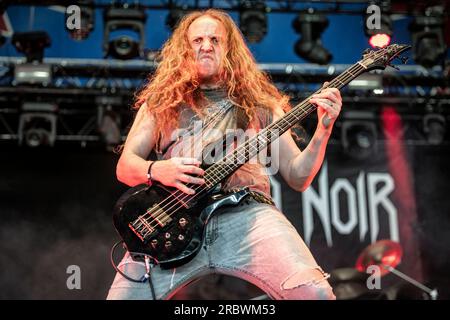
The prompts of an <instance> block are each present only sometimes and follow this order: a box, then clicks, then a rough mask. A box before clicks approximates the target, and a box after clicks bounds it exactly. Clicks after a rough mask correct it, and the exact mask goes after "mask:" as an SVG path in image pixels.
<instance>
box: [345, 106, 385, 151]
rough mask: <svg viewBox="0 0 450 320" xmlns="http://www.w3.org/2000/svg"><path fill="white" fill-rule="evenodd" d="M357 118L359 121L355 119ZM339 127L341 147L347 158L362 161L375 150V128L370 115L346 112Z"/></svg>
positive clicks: (372, 117)
mask: <svg viewBox="0 0 450 320" xmlns="http://www.w3.org/2000/svg"><path fill="white" fill-rule="evenodd" d="M356 118H359V119H356ZM345 119H346V120H344V122H343V123H342V127H341V145H342V148H343V151H344V153H345V154H347V155H348V156H350V157H352V158H354V159H356V160H363V159H367V158H368V157H370V156H372V155H373V154H374V153H375V151H376V149H377V128H376V124H375V122H374V120H375V119H374V116H373V115H372V114H371V113H363V112H355V113H354V114H353V113H352V114H351V113H350V112H347V113H346V117H345Z"/></svg>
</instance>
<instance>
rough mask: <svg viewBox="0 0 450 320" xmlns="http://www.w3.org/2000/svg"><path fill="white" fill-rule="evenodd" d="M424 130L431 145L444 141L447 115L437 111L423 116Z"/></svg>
mask: <svg viewBox="0 0 450 320" xmlns="http://www.w3.org/2000/svg"><path fill="white" fill-rule="evenodd" d="M423 131H424V132H425V134H426V137H427V141H428V143H429V144H431V145H435V146H436V145H440V144H441V143H442V142H443V141H444V137H445V131H446V121H445V117H444V116H443V115H441V114H437V113H429V114H427V115H425V117H424V118H423Z"/></svg>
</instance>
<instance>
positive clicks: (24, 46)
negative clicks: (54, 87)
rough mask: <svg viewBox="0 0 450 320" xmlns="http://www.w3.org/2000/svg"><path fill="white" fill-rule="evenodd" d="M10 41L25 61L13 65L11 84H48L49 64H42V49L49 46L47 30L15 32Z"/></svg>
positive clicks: (49, 75) (50, 78) (50, 74)
mask: <svg viewBox="0 0 450 320" xmlns="http://www.w3.org/2000/svg"><path fill="white" fill-rule="evenodd" d="M11 41H12V43H13V45H14V46H15V47H16V50H17V51H18V52H22V53H23V54H25V57H26V59H27V62H26V63H22V64H16V65H15V66H14V80H13V84H14V85H17V84H40V85H43V86H46V85H48V84H49V83H50V82H51V80H52V70H51V67H50V65H47V64H43V63H42V61H43V59H44V49H45V48H47V47H49V46H50V43H51V42H50V38H49V36H48V34H47V32H44V31H33V32H16V33H14V35H13V37H12V40H11Z"/></svg>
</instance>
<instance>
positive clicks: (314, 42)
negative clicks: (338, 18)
mask: <svg viewBox="0 0 450 320" xmlns="http://www.w3.org/2000/svg"><path fill="white" fill-rule="evenodd" d="M328 24H329V21H328V18H327V17H326V16H325V15H323V14H319V13H316V12H315V11H314V9H312V8H310V9H308V10H307V11H304V12H302V13H300V14H299V16H298V17H297V18H296V19H295V20H294V21H293V23H292V26H293V27H294V29H295V31H296V32H297V33H300V34H301V39H300V40H298V41H297V42H296V44H295V46H294V50H295V53H296V54H297V55H298V56H300V57H301V58H303V59H305V60H307V61H311V62H314V63H318V64H322V65H323V64H328V63H329V62H330V61H331V60H332V59H333V56H332V54H331V53H330V52H328V50H327V49H325V48H324V47H323V46H322V41H321V39H320V36H321V34H322V32H323V31H324V30H325V29H326V28H327V27H328Z"/></svg>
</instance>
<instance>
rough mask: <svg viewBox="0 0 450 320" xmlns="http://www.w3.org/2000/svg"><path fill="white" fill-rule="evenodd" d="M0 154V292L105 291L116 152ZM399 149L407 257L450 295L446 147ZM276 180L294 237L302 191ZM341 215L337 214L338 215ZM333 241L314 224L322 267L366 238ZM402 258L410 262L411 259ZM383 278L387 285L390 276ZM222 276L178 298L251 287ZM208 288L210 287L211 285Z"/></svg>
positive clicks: (242, 293) (4, 295)
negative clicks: (408, 177)
mask: <svg viewBox="0 0 450 320" xmlns="http://www.w3.org/2000/svg"><path fill="white" fill-rule="evenodd" d="M339 152H340V150H339V148H338V147H337V146H330V147H329V149H328V153H327V154H328V159H327V163H328V172H329V176H330V177H331V179H334V178H333V177H335V173H333V172H334V171H333V170H334V169H333V168H338V167H339V165H340V164H344V163H345V166H349V162H348V161H350V160H348V159H345V162H344V159H343V158H342V157H341V155H340V153H339ZM0 154H1V157H0V216H1V224H0V240H1V241H0V252H1V255H0V268H1V270H2V272H1V273H0V287H1V288H2V290H1V291H0V298H1V299H104V298H105V297H106V294H107V291H108V289H109V286H110V284H111V282H112V280H113V277H114V274H115V272H114V270H113V269H112V267H111V265H110V262H109V251H110V248H111V246H112V245H113V243H114V242H115V241H117V240H118V239H119V238H118V236H117V234H116V232H115V230H114V227H113V224H112V219H111V210H112V208H113V206H114V203H115V201H116V200H117V198H118V197H119V196H120V195H121V194H122V193H123V192H124V191H125V190H126V187H125V186H124V185H122V184H120V183H119V182H117V181H116V178H115V165H116V162H117V159H118V156H117V155H115V154H112V153H108V152H106V151H101V150H98V149H89V148H85V149H80V148H78V147H75V148H71V149H65V148H54V149H29V148H17V147H7V148H3V149H2V151H1V152H0ZM408 154H409V156H410V157H411V159H413V161H411V164H410V165H411V171H412V173H413V177H414V180H413V181H414V186H413V190H414V192H415V195H416V205H417V225H415V226H414V228H413V231H414V238H415V239H417V240H418V245H419V251H420V254H419V255H418V256H417V257H414V259H419V260H420V261H418V263H420V264H421V266H422V276H423V280H424V281H425V283H426V284H428V285H430V286H432V287H437V288H438V289H439V291H440V297H441V298H450V294H449V290H448V288H449V287H450V281H449V279H450V271H449V270H450V249H449V246H448V243H450V233H449V232H448V230H449V227H450V201H449V200H448V198H449V197H448V194H447V193H448V188H447V184H448V183H447V181H449V178H450V177H449V176H450V173H449V170H447V166H448V163H449V160H450V152H449V148H448V147H445V148H444V147H420V146H415V147H409V148H408ZM340 161H341V162H340ZM366 164H367V166H368V168H370V165H369V163H366ZM357 165H359V166H363V164H357ZM345 166H344V165H342V166H341V167H342V168H343V167H345ZM350 167H351V163H350ZM363 167H364V166H363ZM368 170H369V171H370V170H371V169H368ZM278 180H280V178H279V177H278ZM316 180H317V179H316ZM280 182H281V189H282V190H283V211H284V212H285V214H286V215H287V217H288V218H289V219H290V220H291V221H292V223H293V224H294V226H296V228H297V229H298V230H299V232H300V234H301V235H302V236H303V234H304V233H303V232H304V230H303V226H302V216H301V214H300V210H301V194H299V193H296V192H294V191H292V190H291V189H289V187H287V185H286V184H285V183H284V181H281V180H280ZM329 182H330V184H331V183H332V182H333V180H330V181H329ZM315 184H317V181H315ZM342 219H343V220H344V221H345V216H343V217H342ZM399 220H400V218H399ZM382 228H383V225H382V224H380V236H382V235H383V233H386V232H385V230H384V229H382ZM333 241H334V243H335V245H334V246H333V247H331V248H330V247H328V246H327V245H326V243H325V239H324V236H323V231H322V230H321V229H320V228H318V229H315V231H314V233H313V236H312V240H311V249H312V251H313V253H314V255H315V257H316V259H317V260H318V262H319V263H320V264H322V265H323V266H324V268H326V269H327V271H331V270H332V269H334V268H340V267H352V266H354V263H355V261H356V257H357V255H358V253H359V252H360V250H361V249H362V248H364V246H365V245H368V244H369V243H370V242H369V239H368V238H366V239H365V240H364V241H363V242H361V241H360V240H359V236H358V231H357V228H356V229H355V232H354V233H351V234H350V235H347V236H342V235H337V234H336V233H335V232H334V234H333ZM339 244H341V245H345V246H346V247H342V246H339ZM409 258H411V257H409ZM404 261H408V257H404ZM408 263H409V266H411V263H412V261H409V262H408ZM71 265H77V266H79V267H80V269H81V289H80V290H77V289H74V290H69V289H68V288H67V286H66V281H67V278H68V277H69V276H70V274H68V273H67V268H68V267H69V266H71ZM399 269H400V270H402V271H403V272H405V273H407V274H410V275H411V272H413V270H411V269H408V268H406V267H405V266H404V265H403V263H402V265H400V267H399ZM387 277H390V278H388V281H387V282H388V283H390V282H392V283H394V282H396V281H397V282H398V281H399V280H398V279H396V278H395V277H393V276H392V275H388V276H387ZM228 280H229V281H224V278H223V277H217V276H211V277H209V278H205V279H201V280H199V281H198V282H197V283H196V284H193V285H191V286H190V287H188V288H186V289H185V290H183V292H180V294H179V296H178V297H179V298H208V293H209V294H210V296H209V297H210V298H214V297H215V298H222V299H225V298H238V299H241V298H242V299H245V298H246V297H252V296H257V295H258V294H259V293H260V292H259V291H258V290H257V289H255V288H254V287H253V286H251V285H248V284H246V283H243V282H242V281H240V280H236V279H228ZM214 287H216V288H218V289H217V290H212V289H211V288H214ZM206 289H207V290H206ZM212 294H214V296H213V295H212Z"/></svg>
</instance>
